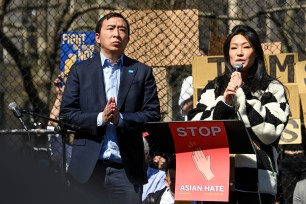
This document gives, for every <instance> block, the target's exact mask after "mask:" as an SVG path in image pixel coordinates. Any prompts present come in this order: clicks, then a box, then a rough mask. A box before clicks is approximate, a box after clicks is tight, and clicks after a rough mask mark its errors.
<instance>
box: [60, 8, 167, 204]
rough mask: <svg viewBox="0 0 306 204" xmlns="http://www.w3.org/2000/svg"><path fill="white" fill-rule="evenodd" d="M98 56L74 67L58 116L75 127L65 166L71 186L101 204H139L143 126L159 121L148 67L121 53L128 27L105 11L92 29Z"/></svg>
mask: <svg viewBox="0 0 306 204" xmlns="http://www.w3.org/2000/svg"><path fill="white" fill-rule="evenodd" d="M95 39H96V42H97V44H98V47H99V48H100V53H99V54H97V55H96V56H95V57H93V58H91V59H88V60H85V61H82V62H80V63H77V64H74V65H73V66H72V67H71V70H70V72H69V75H68V78H67V83H66V86H65V92H64V94H63V99H62V105H61V110H60V117H62V118H64V120H65V121H66V122H67V123H69V124H72V125H74V126H77V127H79V130H77V131H76V133H75V137H74V141H73V146H72V154H71V159H70V163H69V167H68V178H69V181H70V183H71V187H72V188H78V189H80V192H87V193H86V196H90V197H96V200H97V201H100V202H103V203H112V204H114V203H118V204H122V203H128V204H139V203H141V202H142V199H141V198H142V191H143V185H144V184H145V183H147V180H148V179H147V172H146V163H145V159H144V147H143V140H142V127H143V124H144V123H146V122H156V121H160V118H161V116H160V103H159V99H158V95H157V86H156V81H155V78H154V76H153V72H152V68H151V67H149V66H147V65H145V64H143V63H141V62H139V61H137V60H135V59H132V58H130V57H128V56H126V55H125V54H124V51H125V48H126V46H127V44H128V42H129V39H130V25H129V22H128V21H127V19H126V18H125V17H123V16H122V15H121V14H120V13H109V14H106V15H105V16H104V17H102V18H101V19H100V20H99V21H98V22H97V26H96V31H95Z"/></svg>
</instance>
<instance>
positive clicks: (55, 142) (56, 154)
mask: <svg viewBox="0 0 306 204" xmlns="http://www.w3.org/2000/svg"><path fill="white" fill-rule="evenodd" d="M66 80H67V77H66V76H64V75H58V76H57V78H56V79H55V80H54V82H53V84H54V86H55V90H56V97H55V101H54V104H53V106H52V109H51V112H50V115H49V118H50V119H54V120H57V121H58V120H59V113H60V107H61V103H62V95H63V93H64V90H65V81H66ZM56 126H58V123H57V122H55V121H52V120H49V121H48V126H47V129H48V130H54V129H55V127H56ZM48 141H49V153H50V156H51V161H52V163H53V166H54V167H55V172H63V173H65V172H66V170H67V168H68V165H69V160H70V157H71V145H70V143H69V141H70V140H69V139H68V138H67V143H66V144H65V148H66V151H65V152H63V143H62V135H61V134H49V135H48ZM64 157H65V160H66V165H65V167H63V159H64Z"/></svg>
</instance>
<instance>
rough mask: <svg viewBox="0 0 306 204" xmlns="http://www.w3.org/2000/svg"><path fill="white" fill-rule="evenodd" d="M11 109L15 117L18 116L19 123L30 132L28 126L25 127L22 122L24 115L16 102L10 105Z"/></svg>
mask: <svg viewBox="0 0 306 204" xmlns="http://www.w3.org/2000/svg"><path fill="white" fill-rule="evenodd" d="M8 107H9V109H10V110H11V111H12V112H13V113H14V115H15V116H16V118H18V119H19V122H20V123H21V125H22V126H23V128H24V129H25V130H28V128H27V126H26V125H25V123H24V122H23V120H22V116H23V115H22V113H21V112H20V110H19V108H18V106H17V104H16V103H15V102H11V103H10V104H9V105H8Z"/></svg>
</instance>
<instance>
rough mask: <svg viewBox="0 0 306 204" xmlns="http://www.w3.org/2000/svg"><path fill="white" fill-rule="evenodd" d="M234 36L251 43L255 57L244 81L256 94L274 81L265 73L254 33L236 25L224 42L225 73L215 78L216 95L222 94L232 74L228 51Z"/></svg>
mask: <svg viewBox="0 0 306 204" xmlns="http://www.w3.org/2000/svg"><path fill="white" fill-rule="evenodd" d="M236 35H243V36H244V37H245V38H246V39H247V40H248V41H249V42H250V43H251V45H252V47H253V48H254V51H255V52H256V55H257V57H256V59H255V61H254V64H253V65H252V66H251V67H250V69H249V70H248V72H247V74H246V79H245V81H244V83H245V85H247V86H248V87H249V88H250V90H251V91H252V92H256V91H258V90H264V89H266V88H267V87H268V85H269V83H270V82H271V81H272V80H274V78H273V77H271V76H270V75H268V73H267V69H266V65H265V58H264V53H263V49H262V47H261V43H260V40H259V37H258V35H257V33H256V31H255V30H254V29H253V28H251V27H250V26H246V25H237V26H235V27H234V28H233V29H232V31H231V33H230V34H229V35H228V36H227V38H226V40H225V42H224V46H223V54H224V59H225V72H224V73H223V75H222V76H220V77H217V78H216V81H215V82H216V83H215V92H216V95H221V94H223V93H224V91H225V89H226V87H227V84H228V82H229V80H230V78H231V74H232V73H233V67H232V65H231V63H230V57H229V49H230V43H231V40H232V38H233V37H234V36H236Z"/></svg>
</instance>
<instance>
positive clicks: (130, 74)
mask: <svg viewBox="0 0 306 204" xmlns="http://www.w3.org/2000/svg"><path fill="white" fill-rule="evenodd" d="M129 61H130V59H129V58H128V57H126V56H124V60H123V67H122V74H121V81H120V87H119V92H118V102H117V107H118V110H120V109H121V107H122V104H123V102H124V100H125V98H126V96H127V94H128V92H129V90H130V88H131V85H132V83H133V80H134V78H135V76H136V72H137V67H136V66H133V65H132V66H128V65H129V64H130V63H129Z"/></svg>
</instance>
